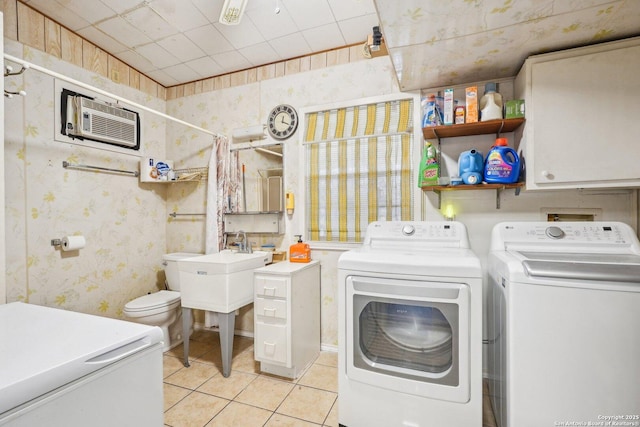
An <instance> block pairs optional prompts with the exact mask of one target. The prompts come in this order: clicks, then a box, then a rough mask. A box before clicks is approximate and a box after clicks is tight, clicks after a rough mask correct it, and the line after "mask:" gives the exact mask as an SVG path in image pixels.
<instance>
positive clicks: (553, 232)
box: [545, 226, 564, 239]
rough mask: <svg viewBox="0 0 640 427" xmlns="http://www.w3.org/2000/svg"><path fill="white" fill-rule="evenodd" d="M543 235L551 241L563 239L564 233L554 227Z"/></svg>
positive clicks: (549, 228)
mask: <svg viewBox="0 0 640 427" xmlns="http://www.w3.org/2000/svg"><path fill="white" fill-rule="evenodd" d="M545 233H546V235H547V236H549V237H551V238H552V239H562V238H563V237H564V231H562V228H560V227H556V226H551V227H548V228H547V229H546V231H545Z"/></svg>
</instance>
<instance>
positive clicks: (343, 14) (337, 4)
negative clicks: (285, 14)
mask: <svg viewBox="0 0 640 427" xmlns="http://www.w3.org/2000/svg"><path fill="white" fill-rule="evenodd" d="M414 1H415V0H414ZM327 2H328V3H329V6H330V7H331V11H332V12H333V16H334V17H335V18H336V21H344V20H345V19H350V18H355V17H357V16H362V15H367V14H369V13H372V12H375V9H374V8H373V5H372V4H371V1H369V0H327ZM395 2H396V3H397V4H398V5H399V6H402V7H403V8H404V5H405V4H406V1H405V0H402V1H398V0H395ZM422 3H424V0H423V1H422ZM431 3H433V2H431ZM443 3H444V4H449V2H443Z"/></svg>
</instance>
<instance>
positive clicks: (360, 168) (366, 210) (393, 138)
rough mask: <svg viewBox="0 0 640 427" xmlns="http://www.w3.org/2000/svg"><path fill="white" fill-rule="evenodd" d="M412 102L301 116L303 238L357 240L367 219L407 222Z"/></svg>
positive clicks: (410, 202)
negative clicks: (305, 218) (305, 167)
mask: <svg viewBox="0 0 640 427" xmlns="http://www.w3.org/2000/svg"><path fill="white" fill-rule="evenodd" d="M412 117H413V100H412V99H402V100H394V101H387V102H380V103H374V104H367V105H358V106H353V107H346V108H337V109H332V110H326V111H318V112H311V113H308V114H306V115H305V118H304V119H305V122H306V128H305V129H306V132H305V135H304V143H305V144H306V145H305V152H306V165H307V170H306V195H307V197H306V208H307V223H306V226H307V236H308V239H309V240H315V241H326V242H361V241H362V239H363V238H364V232H365V230H366V228H367V225H368V224H369V223H370V222H373V221H379V220H387V221H398V220H412V219H413V194H414V192H413V190H412V189H413V187H414V186H415V182H414V173H413V171H412V170H411V165H412V160H413V152H412V151H413V148H412V147H413V133H412V128H413V123H412Z"/></svg>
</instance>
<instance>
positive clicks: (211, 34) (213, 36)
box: [185, 24, 233, 55]
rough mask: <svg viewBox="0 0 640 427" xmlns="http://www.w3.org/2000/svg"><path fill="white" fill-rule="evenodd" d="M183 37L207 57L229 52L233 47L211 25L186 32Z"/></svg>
mask: <svg viewBox="0 0 640 427" xmlns="http://www.w3.org/2000/svg"><path fill="white" fill-rule="evenodd" d="M185 36H187V37H188V38H189V40H191V41H192V42H193V43H195V44H196V45H197V46H198V47H199V48H200V49H202V50H203V51H204V52H205V53H206V54H207V55H215V54H217V53H222V52H229V51H230V50H233V46H231V43H229V41H228V40H227V39H225V38H224V36H223V35H222V34H220V32H219V31H218V30H217V28H216V27H214V26H213V25H212V24H208V25H205V26H203V27H199V28H195V29H193V30H190V31H187V32H186V33H185Z"/></svg>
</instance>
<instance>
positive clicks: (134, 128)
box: [62, 91, 140, 150]
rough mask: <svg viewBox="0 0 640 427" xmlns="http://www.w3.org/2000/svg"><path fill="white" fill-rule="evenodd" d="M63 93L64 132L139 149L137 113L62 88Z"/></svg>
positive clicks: (71, 135) (69, 134)
mask: <svg viewBox="0 0 640 427" xmlns="http://www.w3.org/2000/svg"><path fill="white" fill-rule="evenodd" d="M62 95H63V97H65V96H66V109H65V108H63V111H64V112H65V113H66V114H65V115H66V117H65V120H63V123H66V125H65V128H64V129H63V133H64V134H66V135H68V136H70V137H77V138H82V139H89V140H93V141H99V142H105V143H108V144H113V145H118V146H120V147H126V148H131V149H133V150H138V149H139V148H140V116H139V114H138V113H137V112H135V111H131V110H128V109H126V108H122V107H120V106H118V105H114V104H111V103H108V102H104V101H100V100H96V99H91V98H89V97H86V96H84V95H80V94H77V93H74V92H70V91H68V92H67V93H66V95H65V93H64V91H63V94H62ZM63 104H64V102H63ZM65 110H66V111H65Z"/></svg>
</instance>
